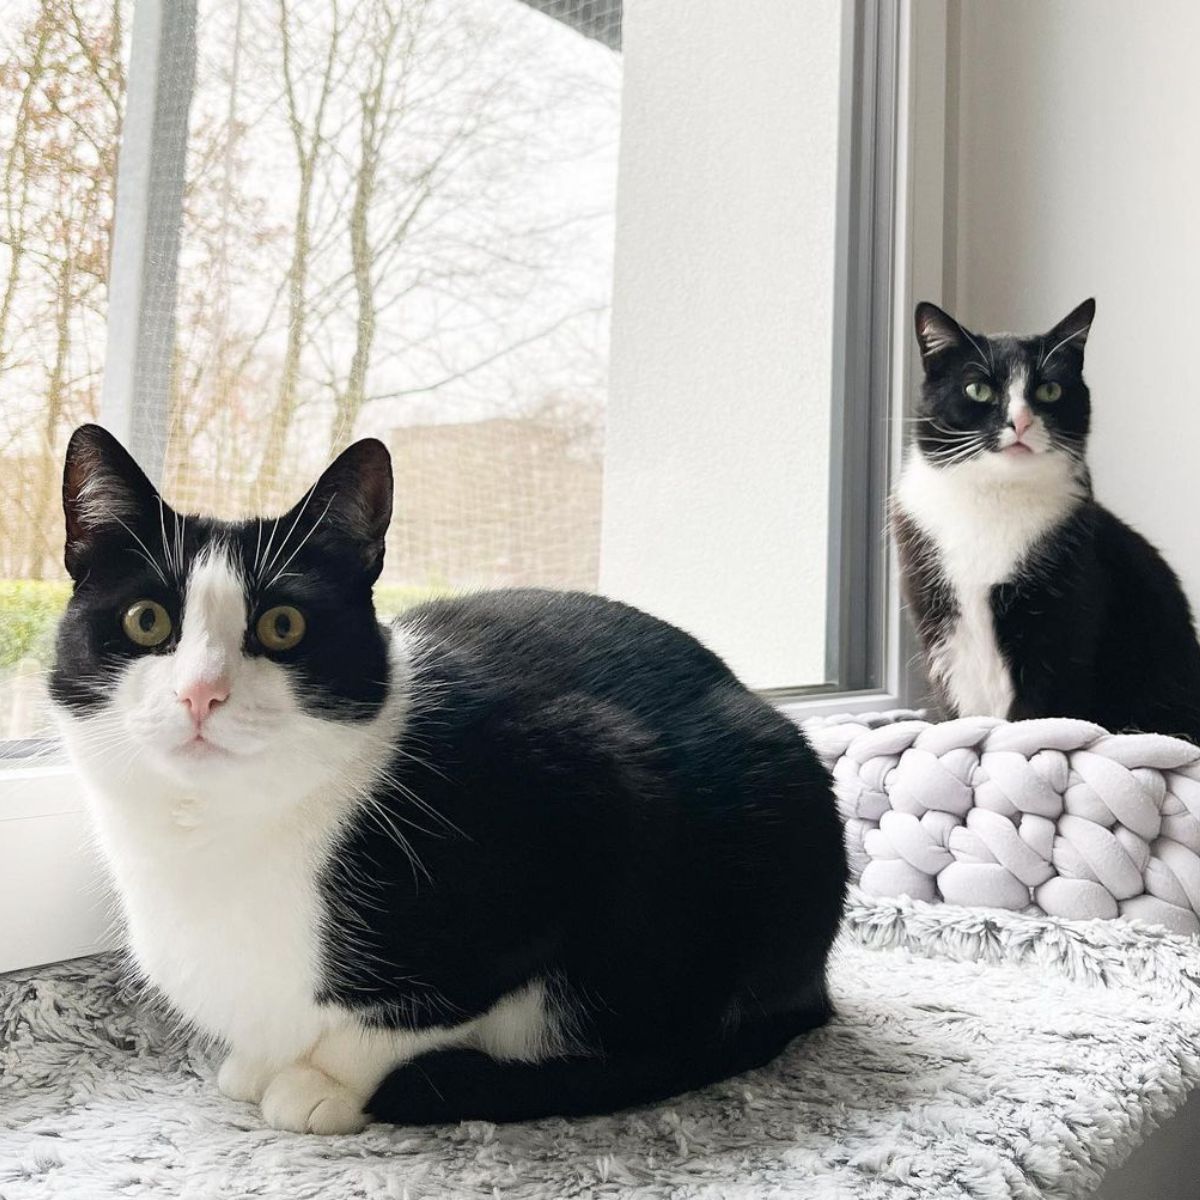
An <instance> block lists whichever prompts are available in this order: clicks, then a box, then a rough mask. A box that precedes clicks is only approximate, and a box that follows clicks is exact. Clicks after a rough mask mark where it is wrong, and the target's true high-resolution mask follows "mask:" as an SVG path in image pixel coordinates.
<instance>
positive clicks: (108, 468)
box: [62, 425, 161, 579]
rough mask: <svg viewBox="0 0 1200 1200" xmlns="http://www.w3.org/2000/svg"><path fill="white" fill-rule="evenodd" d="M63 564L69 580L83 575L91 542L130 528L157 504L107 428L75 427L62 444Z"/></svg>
mask: <svg viewBox="0 0 1200 1200" xmlns="http://www.w3.org/2000/svg"><path fill="white" fill-rule="evenodd" d="M62 496H63V515H64V517H65V518H66V527H67V530H66V532H67V538H66V548H65V552H64V555H63V557H64V561H65V562H66V564H67V571H68V572H69V573H70V575H71V578H72V579H81V578H82V577H83V575H85V574H86V573H87V569H88V561H89V558H90V555H91V553H92V550H93V549H94V548H95V545H96V541H97V539H98V538H99V537H101V536H102V535H104V534H105V533H112V532H114V531H116V530H118V529H121V528H125V529H127V530H128V529H131V528H132V527H133V526H134V525H136V524H140V523H141V521H142V520H143V518H144V516H145V515H146V514H147V513H148V512H150V510H151V509H153V511H154V514H155V519H156V520H157V519H158V518H157V513H158V508H157V505H158V504H159V503H161V501H159V499H158V493H157V492H156V491H155V490H154V485H153V484H152V483H151V482H150V480H149V479H147V478H146V475H145V473H144V472H143V471H142V469H141V467H139V466H138V465H137V463H136V462H134V460H133V456H132V455H131V454H130V453H129V451H128V450H126V449H125V447H124V446H122V445H121V443H120V442H118V441H117V439H116V438H115V437H113V435H112V434H111V433H109V432H108V430H107V429H102V428H101V427H100V426H99V425H80V427H79V428H78V429H76V430H75V432H74V433H73V434H71V440H70V441H69V442H68V443H67V456H66V460H65V462H64V464H63V488H62Z"/></svg>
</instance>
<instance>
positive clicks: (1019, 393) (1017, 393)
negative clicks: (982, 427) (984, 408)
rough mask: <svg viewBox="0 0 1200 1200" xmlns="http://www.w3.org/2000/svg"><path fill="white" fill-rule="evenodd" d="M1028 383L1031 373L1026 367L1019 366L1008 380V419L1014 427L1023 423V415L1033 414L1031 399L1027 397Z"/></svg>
mask: <svg viewBox="0 0 1200 1200" xmlns="http://www.w3.org/2000/svg"><path fill="white" fill-rule="evenodd" d="M1028 383H1029V375H1028V373H1027V372H1026V370H1025V368H1024V367H1018V368H1017V369H1016V370H1015V371H1014V372H1013V373H1012V375H1011V376H1010V377H1009V380H1008V393H1007V395H1008V420H1009V423H1010V424H1011V425H1012V426H1013V428H1014V429H1016V428H1018V427H1019V426H1020V425H1021V423H1022V422H1021V420H1020V418H1021V417H1022V416H1024V417H1030V416H1032V410H1031V409H1030V407H1029V401H1028V400H1027V399H1026V398H1025V388H1026V387H1027V386H1028Z"/></svg>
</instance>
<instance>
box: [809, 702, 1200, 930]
mask: <svg viewBox="0 0 1200 1200" xmlns="http://www.w3.org/2000/svg"><path fill="white" fill-rule="evenodd" d="M806 731H807V732H808V734H809V737H810V738H811V739H812V741H813V744H814V746H815V747H816V749H817V751H818V753H819V754H820V755H821V757H822V758H823V759H824V761H825V763H826V765H827V766H828V767H829V769H830V770H831V771H832V772H833V775H834V779H835V781H836V788H837V795H838V804H839V807H840V809H841V813H842V818H843V820H844V821H845V826H846V845H847V849H848V852H849V856H850V862H851V868H852V871H853V873H854V875H855V877H856V878H858V880H859V883H860V885H861V887H862V889H863V890H864V891H865V892H868V893H871V894H874V895H877V896H902V895H907V896H912V897H914V898H915V899H920V900H931V901H937V900H944V901H947V902H949V903H952V904H968V905H982V906H985V907H991V908H1005V909H1011V910H1015V911H1023V912H1030V913H1046V914H1049V915H1051V916H1056V917H1075V918H1089V917H1124V918H1126V919H1130V920H1143V921H1148V922H1152V923H1154V924H1158V925H1163V926H1165V927H1166V928H1167V929H1169V930H1172V931H1173V932H1176V933H1184V934H1200V917H1198V916H1197V914H1198V913H1200V748H1198V747H1196V746H1193V745H1192V744H1191V743H1190V742H1186V741H1181V740H1179V739H1178V738H1171V737H1164V736H1162V735H1159V734H1148V733H1147V734H1111V733H1108V732H1107V731H1106V730H1104V729H1101V728H1100V727H1099V726H1098V725H1092V724H1090V723H1088V722H1086V721H1076V720H1070V719H1067V718H1046V719H1042V720H1036V721H1014V722H1007V721H1001V720H996V719H993V718H987V717H968V718H963V719H960V720H956V721H945V722H941V723H937V724H933V723H930V722H928V721H924V720H921V719H919V717H918V715H917V714H915V713H910V712H896V713H882V714H877V715H871V716H863V715H854V716H843V717H834V718H826V719H824V720H819V721H813V722H809V723H808V724H807V725H806Z"/></svg>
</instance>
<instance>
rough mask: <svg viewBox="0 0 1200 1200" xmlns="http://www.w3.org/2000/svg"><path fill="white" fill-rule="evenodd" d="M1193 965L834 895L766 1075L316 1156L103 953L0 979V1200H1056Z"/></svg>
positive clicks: (1120, 1134)
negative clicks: (802, 993)
mask: <svg viewBox="0 0 1200 1200" xmlns="http://www.w3.org/2000/svg"><path fill="white" fill-rule="evenodd" d="M1198 981H1200V947H1198V946H1197V944H1196V943H1195V942H1194V941H1193V940H1191V939H1187V938H1182V937H1177V936H1173V935H1170V934H1167V933H1163V932H1159V931H1154V930H1150V931H1147V930H1139V929H1137V928H1135V927H1133V926H1131V925H1129V924H1127V923H1125V922H1119V921H1095V922H1087V923H1073V922H1061V921H1055V920H1052V919H1047V918H1026V917H1022V916H1015V915H1012V914H1008V913H1003V912H996V913H990V914H989V913H983V912H980V911H972V910H968V909H963V908H956V907H951V906H944V905H938V906H931V905H925V904H919V903H912V902H909V901H895V900H885V901H868V900H866V899H864V898H863V897H861V896H855V897H854V898H853V900H852V902H851V905H850V910H849V914H848V917H847V922H846V927H845V934H844V937H843V940H842V943H841V946H840V948H839V951H838V953H837V955H836V958H835V962H834V966H833V979H832V982H833V991H834V996H835V1001H836V1004H837V1007H838V1015H837V1017H836V1019H835V1020H834V1021H833V1022H832V1023H831V1024H830V1025H829V1026H827V1027H826V1028H825V1029H823V1030H820V1031H818V1032H817V1033H815V1034H813V1035H811V1036H810V1037H808V1038H804V1039H801V1040H799V1041H797V1042H796V1043H795V1044H794V1045H793V1046H792V1047H791V1048H790V1050H789V1051H788V1052H787V1053H786V1054H785V1056H784V1057H783V1058H782V1059H781V1060H780V1061H779V1062H777V1063H776V1064H773V1065H772V1066H771V1067H768V1068H766V1069H764V1070H762V1071H759V1072H756V1073H754V1074H752V1075H748V1076H744V1077H743V1078H741V1079H738V1080H734V1081H731V1082H729V1083H727V1084H724V1085H721V1086H718V1087H714V1088H710V1089H708V1090H707V1091H706V1092H703V1093H698V1094H696V1095H693V1096H689V1097H686V1098H684V1099H681V1100H679V1101H677V1102H675V1103H672V1104H668V1105H663V1106H660V1107H657V1108H652V1109H644V1110H640V1111H636V1112H630V1113H622V1114H620V1115H618V1116H615V1117H609V1118H603V1119H595V1120H586V1121H565V1120H554V1121H541V1122H537V1123H533V1124H529V1125H523V1126H509V1127H496V1126H492V1125H487V1124H482V1123H469V1124H464V1125H462V1126H458V1127H454V1128H440V1129H427V1130H413V1129H403V1128H390V1127H384V1126H373V1127H371V1128H369V1129H368V1130H366V1131H365V1132H364V1133H362V1134H359V1135H357V1136H354V1137H345V1138H336V1139H319V1138H313V1137H300V1136H296V1135H292V1134H284V1133H277V1132H275V1131H273V1130H271V1129H268V1128H266V1127H265V1126H264V1125H263V1123H262V1121H261V1120H260V1119H259V1117H258V1116H257V1114H256V1113H255V1112H254V1111H253V1110H252V1109H251V1108H250V1107H248V1106H245V1105H239V1104H235V1103H233V1102H231V1101H228V1100H225V1099H223V1098H222V1097H221V1096H220V1095H219V1094H218V1093H217V1091H216V1089H215V1087H214V1085H213V1082H212V1079H211V1076H212V1070H213V1059H212V1056H211V1055H210V1054H209V1052H208V1051H206V1049H205V1048H204V1047H202V1046H200V1045H198V1044H196V1043H194V1042H191V1041H189V1040H188V1039H187V1038H185V1037H183V1036H182V1035H180V1034H179V1033H177V1032H174V1031H172V1029H171V1027H170V1025H169V1024H168V1023H167V1022H165V1021H164V1020H163V1019H162V1017H161V1016H159V1015H157V1014H155V1013H154V1012H153V1011H150V1010H147V1009H145V1008H139V1007H138V1006H137V1005H136V1004H135V1003H133V1002H132V1001H131V998H130V996H129V995H128V994H127V993H126V992H125V991H124V990H123V989H122V987H121V986H120V983H119V972H118V970H117V967H116V966H115V964H114V963H113V961H112V960H90V961H89V960H84V961H80V962H76V963H68V964H64V965H61V966H58V967H52V968H45V969H40V970H34V971H28V972H24V973H22V974H20V975H15V976H10V977H8V978H7V979H3V978H0V1197H3V1200H35V1198H36V1200H44V1198H46V1197H64V1198H65V1197H70V1198H71V1200H106V1198H108V1197H118V1196H120V1197H131V1196H154V1197H169V1196H185V1197H188V1198H189V1200H209V1198H212V1200H217V1198H220V1200H234V1198H242V1197H261V1196H280V1197H283V1196H286V1197H295V1198H304V1197H313V1198H316V1197H319V1198H321V1200H334V1198H336V1200H356V1198H360V1197H369V1198H371V1200H377V1198H380V1200H381V1198H383V1197H392V1198H401V1197H408V1198H411V1200H419V1198H430V1200H433V1198H442V1197H447V1198H448V1197H473V1196H479V1197H521V1198H526V1197H528V1198H531V1200H532V1198H537V1200H561V1198H562V1197H567V1196H574V1197H591V1198H596V1200H599V1198H601V1197H616V1196H629V1197H646V1198H654V1200H666V1198H668V1197H670V1198H672V1200H680V1198H683V1197H711V1198H714V1200H715V1198H718V1197H720V1198H723V1200H750V1198H754V1200H759V1198H764V1200H765V1198H767V1197H814V1198H815V1197H819V1198H821V1200H839V1198H842V1200H917V1198H922V1200H925V1198H936V1200H955V1198H958V1197H972V1198H973V1200H989V1198H993V1197H994V1198H997V1200H999V1198H1001V1197H1030V1198H1032V1197H1068V1196H1071V1197H1074V1196H1078V1195H1082V1194H1084V1193H1085V1192H1086V1191H1087V1190H1088V1189H1090V1188H1091V1187H1093V1186H1094V1185H1095V1184H1096V1182H1097V1180H1098V1179H1099V1177H1100V1175H1101V1173H1102V1172H1103V1171H1104V1170H1106V1169H1107V1168H1108V1167H1110V1166H1112V1165H1114V1164H1115V1163H1117V1162H1119V1161H1120V1160H1121V1159H1122V1158H1123V1157H1124V1156H1125V1155H1126V1154H1127V1153H1128V1151H1129V1150H1130V1149H1131V1148H1132V1147H1133V1146H1134V1145H1135V1144H1136V1143H1137V1142H1138V1141H1139V1140H1141V1139H1142V1138H1143V1137H1144V1136H1146V1134H1147V1133H1148V1132H1149V1130H1150V1129H1151V1128H1152V1127H1153V1126H1154V1124H1155V1123H1156V1122H1158V1121H1160V1120H1162V1119H1164V1118H1166V1117H1167V1116H1168V1115H1169V1114H1170V1113H1171V1112H1172V1111H1174V1110H1175V1109H1176V1108H1177V1107H1178V1106H1179V1105H1180V1104H1181V1103H1182V1101H1183V1099H1184V1097H1185V1094H1186V1092H1187V1090H1188V1089H1189V1087H1191V1086H1192V1085H1193V1084H1194V1083H1195V1082H1196V1081H1197V1079H1198V1078H1200V1057H1198V1055H1200V982H1198Z"/></svg>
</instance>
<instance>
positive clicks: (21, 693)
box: [0, 0, 133, 742]
mask: <svg viewBox="0 0 1200 1200" xmlns="http://www.w3.org/2000/svg"><path fill="white" fill-rule="evenodd" d="M132 7H133V5H132V0H115V2H114V0H72V3H69V4H67V3H55V2H52V0H8V2H7V3H6V4H5V6H4V20H3V21H2V22H0V742H2V741H4V740H7V739H13V738H26V737H30V736H33V735H36V734H37V733H38V732H39V731H40V730H42V729H44V728H45V723H46V714H45V708H44V704H43V688H42V682H41V673H42V668H43V666H44V664H45V662H46V660H47V657H48V653H49V649H50V644H51V638H52V633H53V626H54V621H55V619H56V617H57V614H58V612H59V611H60V610H61V608H62V605H63V604H64V603H65V601H66V596H67V586H66V583H65V576H64V572H63V566H62V514H61V508H60V505H59V479H60V472H61V462H62V452H63V449H64V447H65V444H66V439H67V437H68V436H69V434H70V431H71V429H72V428H73V427H74V426H75V425H77V424H79V423H80V422H81V421H85V420H94V419H95V418H96V415H97V411H98V407H99V400H100V367H101V364H102V362H103V356H104V338H105V329H104V323H105V317H106V310H107V305H108V292H107V286H106V281H107V274H108V259H109V246H110V238H111V234H112V218H113V200H114V192H115V179H116V160H117V142H118V138H119V136H120V129H121V116H122V112H123V108H124V97H125V66H126V61H127V58H126V55H127V40H128V39H127V31H128V29H129V22H130V18H131V14H132Z"/></svg>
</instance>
